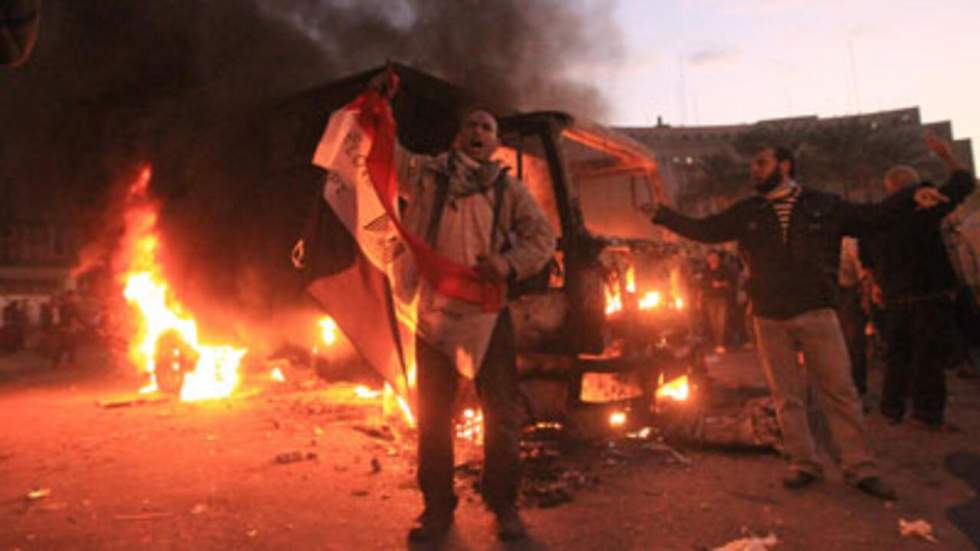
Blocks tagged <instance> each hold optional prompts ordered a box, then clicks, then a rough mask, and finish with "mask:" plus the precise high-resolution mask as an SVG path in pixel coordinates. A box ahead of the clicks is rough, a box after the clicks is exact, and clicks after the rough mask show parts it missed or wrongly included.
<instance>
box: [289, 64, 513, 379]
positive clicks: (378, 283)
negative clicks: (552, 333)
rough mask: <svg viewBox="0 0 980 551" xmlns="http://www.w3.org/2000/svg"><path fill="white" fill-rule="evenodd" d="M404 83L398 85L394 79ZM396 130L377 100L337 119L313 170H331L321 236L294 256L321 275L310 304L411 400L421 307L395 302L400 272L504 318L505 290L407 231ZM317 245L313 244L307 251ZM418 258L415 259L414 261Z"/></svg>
mask: <svg viewBox="0 0 980 551" xmlns="http://www.w3.org/2000/svg"><path fill="white" fill-rule="evenodd" d="M392 77H394V75H392ZM396 154H398V152H397V151H396V126H395V119H394V117H393V115H392V112H391V107H390V106H389V104H388V102H387V101H386V100H385V99H384V98H383V97H382V96H381V95H380V94H379V93H378V92H377V91H375V90H373V89H372V90H368V91H366V92H364V93H362V94H361V95H360V96H358V97H357V98H356V99H354V101H352V102H351V103H349V104H347V105H346V106H344V107H342V108H340V109H338V110H337V111H335V112H334V113H333V114H332V115H331V116H330V120H329V121H328V122H327V127H326V129H325V130H324V132H323V137H322V138H321V140H320V143H319V145H318V147H317V149H316V153H315V154H314V156H313V164H315V165H318V166H320V167H323V168H325V169H326V170H327V178H326V182H325V184H324V187H323V194H322V200H323V202H324V204H325V206H326V208H323V206H324V205H320V207H321V208H320V211H321V213H320V215H319V216H316V217H315V219H316V221H315V222H314V223H315V225H316V228H314V229H313V230H312V231H307V237H306V238H304V240H301V241H300V242H298V243H297V248H298V249H299V250H297V249H294V251H293V252H294V254H293V256H294V259H293V260H294V264H303V265H304V266H305V267H306V268H307V269H308V270H309V271H310V272H311V276H312V277H311V282H310V284H309V285H308V286H307V291H308V292H309V294H310V295H311V296H312V297H313V298H314V299H315V300H316V301H317V302H318V303H319V304H320V306H321V307H323V309H324V310H325V311H326V312H327V313H329V314H330V315H331V316H332V317H333V318H334V320H335V321H336V322H337V325H338V326H339V327H340V329H341V330H342V331H343V332H344V334H345V335H346V336H347V338H348V339H350V341H351V342H352V343H353V345H354V346H355V347H356V348H357V349H358V351H359V352H360V353H361V355H362V356H363V357H364V358H365V360H367V362H368V363H370V364H371V366H372V367H374V368H375V369H376V370H377V371H378V372H379V373H380V374H381V375H382V376H383V377H384V378H385V379H386V380H387V381H388V382H389V383H391V385H392V386H393V387H394V389H395V390H396V392H398V394H399V395H401V396H409V397H412V396H411V394H410V393H409V391H410V390H411V389H412V387H413V386H414V373H413V372H414V364H415V361H414V335H415V316H414V311H413V308H414V305H413V304H408V303H402V302H398V301H396V299H395V297H394V295H393V293H392V292H391V289H392V283H393V278H394V277H396V273H395V272H396V271H395V270H394V264H395V261H396V259H397V260H398V261H399V262H404V261H408V262H413V263H414V267H415V270H416V271H417V273H418V274H420V275H421V277H422V278H423V279H425V281H426V283H427V284H428V285H430V286H431V287H432V288H433V289H435V290H436V292H438V293H441V294H443V295H445V296H448V297H451V298H454V299H457V300H462V301H466V302H469V303H473V304H479V305H482V306H483V308H484V309H485V310H486V311H496V310H499V309H500V308H501V306H502V304H503V298H504V289H503V286H502V285H500V284H496V283H489V282H486V281H484V280H482V279H480V278H479V277H478V276H477V274H476V272H475V271H474V270H473V269H472V268H471V267H468V266H464V265H462V264H459V263H457V262H455V261H453V260H450V259H448V258H446V257H444V256H442V255H440V254H438V253H437V252H435V251H434V250H433V249H432V248H431V247H430V246H429V245H428V244H426V243H425V241H424V240H422V239H421V238H419V237H418V236H416V235H414V234H412V233H411V232H409V231H407V230H406V229H405V228H404V226H402V224H401V223H400V220H399V213H398V209H397V197H398V187H399V186H398V174H397V167H396V162H395V155H396ZM307 240H308V241H309V242H306V241H307ZM404 255H409V257H404Z"/></svg>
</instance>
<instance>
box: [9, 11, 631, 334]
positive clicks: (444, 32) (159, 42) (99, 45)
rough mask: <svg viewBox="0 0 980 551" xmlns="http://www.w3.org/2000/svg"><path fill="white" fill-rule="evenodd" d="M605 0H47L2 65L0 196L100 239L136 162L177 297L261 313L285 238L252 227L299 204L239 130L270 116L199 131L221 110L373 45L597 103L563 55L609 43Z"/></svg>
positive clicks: (23, 211)
mask: <svg viewBox="0 0 980 551" xmlns="http://www.w3.org/2000/svg"><path fill="white" fill-rule="evenodd" d="M610 4H611V3H610V2H590V1H588V0H530V1H519V0H492V1H491V0H401V1H398V0H332V1H327V0H236V1H229V2H225V1H222V2H201V1H199V0H154V1H152V2H145V1H136V0H122V1H120V0H85V1H77V0H46V1H45V2H44V5H43V10H44V11H43V14H42V22H41V29H40V35H39V41H38V43H37V46H36V48H35V51H34V54H33V57H32V59H31V60H30V61H29V62H28V63H27V64H26V65H25V66H23V67H21V68H19V69H16V70H14V69H3V70H0V201H2V203H0V204H2V205H3V206H2V207H0V210H2V211H3V212H0V214H2V215H3V217H4V218H5V219H7V220H10V219H14V218H16V219H23V220H38V219H45V220H48V219H53V220H57V221H60V223H62V224H64V225H67V226H69V227H70V228H72V232H73V234H74V236H75V239H76V240H77V241H78V243H79V244H91V243H99V244H101V246H102V248H103V249H104V250H105V251H108V250H109V249H111V247H112V243H113V240H114V239H115V238H116V237H118V233H119V220H118V217H119V211H118V209H117V208H113V205H114V204H115V199H116V198H118V197H121V196H122V192H121V190H122V188H123V186H125V184H127V183H128V182H129V181H130V180H131V179H132V178H133V177H135V174H136V173H137V171H138V170H139V168H140V167H141V166H142V165H143V164H144V163H152V164H153V166H154V167H155V168H157V169H158V170H157V171H156V173H157V174H158V176H157V177H156V178H155V179H154V182H153V189H154V191H155V192H156V194H157V196H158V198H159V199H160V200H161V201H162V202H163V203H164V210H163V214H164V219H163V221H162V224H163V226H164V228H165V230H166V231H167V233H168V239H169V241H170V247H169V252H170V256H171V260H172V261H171V262H170V263H169V264H168V268H170V269H172V270H173V271H174V273H175V274H176V275H177V276H178V277H176V278H175V285H176V286H177V287H178V289H177V290H178V292H182V291H186V292H182V293H181V294H182V295H186V296H187V297H189V298H187V299H185V300H188V301H190V302H191V303H192V304H191V306H192V307H193V302H194V301H195V300H204V298H203V297H209V298H210V299H211V300H212V301H213V302H219V303H221V304H222V306H223V307H224V309H225V310H226V311H227V312H228V314H229V316H228V317H229V318H238V319H251V318H263V317H264V318H265V319H268V316H269V313H270V312H272V311H275V309H276V308H277V307H278V305H279V304H280V302H281V301H280V300H279V299H281V298H282V297H281V296H276V295H277V293H278V294H282V293H281V292H280V290H281V289H282V288H283V286H281V285H276V284H270V283H269V282H268V281H267V280H268V279H269V277H270V276H269V275H268V274H269V270H268V269H266V266H268V265H269V264H271V263H278V262H281V261H282V260H283V259H284V258H285V256H283V254H282V253H281V252H280V249H279V246H280V245H281V243H280V241H281V239H278V240H276V239H272V240H265V241H266V242H265V243H263V242H262V241H263V240H262V236H263V235H265V234H266V233H268V234H270V235H281V234H285V233H289V232H292V231H294V228H293V227H292V226H294V225H295V223H296V218H297V216H298V213H297V212H296V209H295V205H292V204H289V201H285V200H282V199H281V198H280V195H281V194H279V190H277V189H276V187H275V186H276V185H281V183H269V185H268V186H265V187H263V186H261V184H255V182H256V181H258V180H261V178H260V177H257V176H256V174H257V173H258V172H260V171H261V170H262V167H261V166H259V165H258V164H257V163H255V162H251V163H250V162H249V161H250V160H251V161H254V159H255V158H258V157H259V155H258V152H256V151H255V150H254V149H250V148H255V147H259V145H257V144H261V145H266V144H268V141H267V140H265V139H264V138H265V134H267V133H269V132H268V130H269V129H268V128H255V127H250V128H248V131H249V132H252V133H253V136H252V137H254V138H255V139H249V138H250V137H249V136H248V135H242V133H241V132H240V130H241V128H242V127H238V129H237V130H234V131H233V130H228V131H227V133H223V131H221V130H218V131H215V130H214V129H215V128H222V124H223V123H222V121H228V120H244V119H247V118H248V116H249V114H250V113H252V112H253V111H254V110H256V109H259V108H261V106H262V105H265V104H268V103H269V102H274V101H286V100H288V98H290V97H295V95H296V94H298V93H299V92H301V91H303V90H307V89H310V88H312V87H315V86H316V85H319V84H322V83H325V82H328V81H331V80H333V79H336V78H339V77H342V76H345V75H348V74H351V73H355V72H359V71H363V70H366V69H368V68H371V67H375V66H379V65H381V64H383V63H384V62H385V60H387V59H394V60H396V61H399V62H402V63H405V64H408V65H411V66H414V67H416V68H419V69H421V70H423V71H427V72H430V73H433V74H435V75H437V76H440V77H443V78H445V79H448V80H450V81H453V82H456V83H458V84H461V85H463V86H464V87H466V88H469V89H471V90H473V91H474V92H475V93H476V95H478V96H479V97H481V98H484V99H486V100H487V101H490V102H493V103H494V104H503V105H512V106H514V107H517V108H520V109H533V108H548V109H568V110H572V111H575V112H579V113H584V114H587V115H590V116H593V117H601V115H602V113H603V109H604V105H603V100H602V96H601V90H599V89H597V88H596V87H595V86H593V85H590V84H581V83H578V82H575V81H574V80H573V79H572V78H571V76H570V75H569V74H568V72H569V70H570V69H572V68H574V66H576V65H577V64H585V63H590V62H596V61H598V62H602V61H606V60H608V59H610V58H611V57H612V56H615V54H616V53H617V51H618V45H619V41H618V40H619V39H618V36H617V33H616V32H615V29H614V26H613V25H612V21H611V16H610V12H611V10H612V8H611V6H610ZM225 126H227V125H225ZM236 156H237V157H236ZM231 162H235V164H236V166H235V167H229V166H228V165H229V164H230V163H231ZM259 176H260V175H259ZM277 209H278V210H277ZM285 226H290V227H289V228H288V229H286V228H285ZM243 240H247V241H248V242H250V243H249V244H254V245H255V246H254V247H251V248H250V249H249V253H248V254H245V253H243V245H242V241H243ZM95 249H98V248H97V247H96V248H95ZM90 250H93V248H92V247H90ZM104 256H108V253H107V252H106V253H105V254H104ZM218 297H220V298H218ZM237 331H239V332H240V331H241V329H237Z"/></svg>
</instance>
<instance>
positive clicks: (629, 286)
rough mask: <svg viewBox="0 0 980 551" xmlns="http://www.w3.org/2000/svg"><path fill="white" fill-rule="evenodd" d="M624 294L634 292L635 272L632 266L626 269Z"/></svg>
mask: <svg viewBox="0 0 980 551" xmlns="http://www.w3.org/2000/svg"><path fill="white" fill-rule="evenodd" d="M626 292H627V293H635V292H636V270H635V269H634V268H633V267H632V266H630V267H629V268H626Z"/></svg>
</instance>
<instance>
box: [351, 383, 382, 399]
mask: <svg viewBox="0 0 980 551" xmlns="http://www.w3.org/2000/svg"><path fill="white" fill-rule="evenodd" d="M354 394H355V395H357V397H358V398H364V399H365V400H373V399H374V398H378V397H380V396H381V394H382V392H381V391H380V390H374V389H373V388H368V387H366V386H364V385H357V386H356V387H355V388H354Z"/></svg>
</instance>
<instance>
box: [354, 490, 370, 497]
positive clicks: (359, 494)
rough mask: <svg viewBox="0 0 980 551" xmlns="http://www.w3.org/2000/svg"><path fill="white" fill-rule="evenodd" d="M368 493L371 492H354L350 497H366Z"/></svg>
mask: <svg viewBox="0 0 980 551" xmlns="http://www.w3.org/2000/svg"><path fill="white" fill-rule="evenodd" d="M370 493H371V492H369V491H367V490H354V491H353V492H351V493H350V495H352V496H354V497H366V496H368V495H370Z"/></svg>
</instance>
